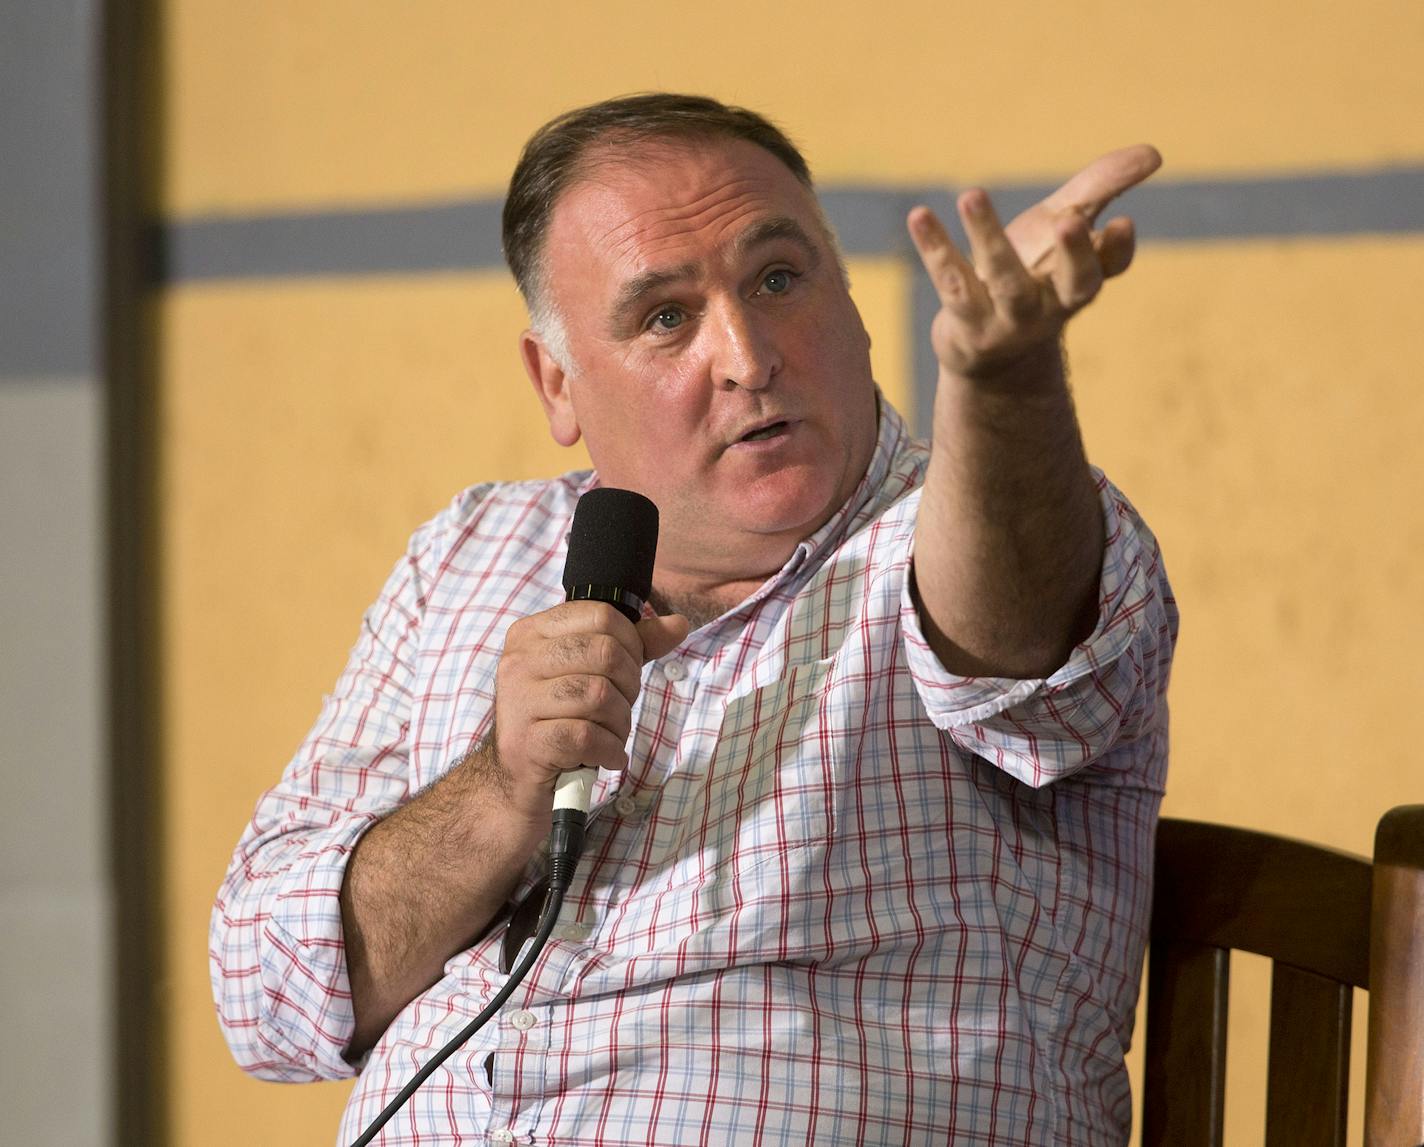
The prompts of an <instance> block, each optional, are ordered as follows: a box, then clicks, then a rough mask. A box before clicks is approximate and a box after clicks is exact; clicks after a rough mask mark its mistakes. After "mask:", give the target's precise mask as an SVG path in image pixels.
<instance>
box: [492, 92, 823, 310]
mask: <svg viewBox="0 0 1424 1147" xmlns="http://www.w3.org/2000/svg"><path fill="white" fill-rule="evenodd" d="M708 137H712V138H716V137H723V138H729V139H744V140H747V141H748V142H749V143H754V144H756V145H757V146H758V147H761V148H764V149H766V150H767V151H769V152H771V154H772V155H774V156H776V158H777V159H779V160H781V162H782V163H784V164H786V166H787V167H788V168H790V170H791V173H792V174H793V175H795V176H796V178H797V179H799V180H800V181H801V182H802V183H803V184H805V185H806V187H808V188H813V189H814V185H813V183H812V181H811V169H810V167H809V166H808V165H807V163H806V160H805V159H804V158H803V157H802V155H801V153H800V152H799V151H797V150H796V145H795V144H793V143H792V142H791V140H790V139H788V138H787V136H786V134H785V132H783V131H782V130H781V129H780V128H779V127H777V126H776V125H775V124H773V123H772V122H771V121H770V120H768V119H767V118H766V117H765V116H760V115H758V114H757V113H756V112H754V111H748V110H747V109H746V108H740V107H733V106H730V105H728V104H724V103H721V102H719V101H718V100H714V99H711V98H709V97H707V96H690V95H681V94H678V93H676V92H642V93H639V94H637V95H631V96H619V97H618V98H617V99H611V100H603V101H602V102H601V103H596V104H590V105H589V106H588V107H582V108H575V109H574V110H573V111H568V112H564V113H563V115H560V116H558V117H556V118H554V119H552V120H550V121H549V122H548V123H546V124H545V125H544V126H543V127H541V128H540V129H539V130H538V131H536V132H535V133H534V135H533V136H532V137H531V138H530V140H529V142H528V143H527V144H525V145H524V152H523V154H521V155H520V157H519V162H518V163H517V164H516V165H515V168H514V175H513V176H512V177H511V178H510V181H509V194H508V195H507V196H506V198H505V201H504V221H503V238H504V258H505V262H507V263H508V264H509V269H510V270H511V271H512V272H513V273H514V281H515V282H516V283H518V284H519V290H520V293H521V294H523V296H524V299H525V302H527V303H528V304H529V306H530V307H531V309H533V308H535V307H536V306H537V305H538V304H539V301H540V300H538V298H537V295H538V293H539V291H540V290H541V288H542V286H543V284H542V283H540V282H538V281H537V280H538V274H539V262H540V256H541V255H542V253H543V247H544V235H545V232H546V231H547V230H548V227H549V217H550V216H551V215H552V214H553V211H554V204H555V203H557V202H558V199H559V196H560V195H562V194H563V193H564V192H565V191H566V190H567V189H568V187H569V185H570V184H572V183H573V182H575V181H576V180H577V179H578V178H579V176H580V175H581V174H582V173H583V168H584V157H585V156H586V155H587V153H588V151H589V149H590V148H592V147H594V146H595V145H599V144H606V145H612V146H619V145H623V144H630V143H641V142H644V141H648V140H655V139H705V138H708Z"/></svg>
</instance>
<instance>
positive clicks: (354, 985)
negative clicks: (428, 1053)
mask: <svg viewBox="0 0 1424 1147" xmlns="http://www.w3.org/2000/svg"><path fill="white" fill-rule="evenodd" d="M510 797H511V794H510V789H509V782H508V778H507V776H506V775H505V773H504V771H503V769H502V768H501V766H500V765H499V763H498V762H497V761H496V760H495V759H494V754H493V752H492V750H491V749H490V748H489V747H488V746H487V745H482V746H480V747H478V748H476V749H475V750H473V751H472V752H471V753H470V754H469V755H468V756H466V757H465V759H464V760H462V761H461V762H460V763H459V764H458V765H456V766H455V767H454V768H453V769H451V770H450V772H449V773H447V774H446V775H445V776H444V777H443V778H442V779H441V780H440V781H438V782H437V783H436V784H434V785H432V786H431V787H430V788H428V789H427V790H425V791H424V792H422V793H421V794H419V795H418V796H417V797H415V798H414V799H412V800H411V801H409V802H408V803H406V804H405V805H403V806H402V807H401V808H399V809H397V810H396V811H395V812H393V813H392V814H391V815H390V816H388V817H386V818H385V819H384V820H382V821H381V822H379V823H378V824H376V825H375V826H373V827H372V828H371V829H370V830H369V831H368V832H367V833H366V834H365V835H364V836H363V837H362V838H361V840H360V842H359V843H358V844H357V846H356V849H355V852H354V853H353V854H352V857H351V859H350V862H349V863H348V865H347V868H346V876H345V880H344V882H343V884H342V889H341V916H342V924H343V932H344V938H345V949H346V964H347V972H348V977H349V979H350V984H351V998H352V1008H353V1011H354V1013H355V1020H356V1031H355V1034H354V1036H353V1037H352V1040H351V1044H350V1047H349V1048H348V1056H350V1057H353V1058H354V1057H355V1056H357V1055H360V1054H361V1053H363V1052H364V1051H366V1050H367V1049H368V1048H369V1047H370V1046H371V1045H372V1044H373V1043H375V1041H376V1040H377V1039H378V1038H379V1037H380V1035H381V1033H382V1032H384V1031H385V1029H386V1027H387V1026H388V1025H389V1024H390V1022H391V1020H392V1019H394V1018H395V1016H396V1014H397V1013H398V1012H399V1011H400V1010H401V1009H402V1008H403V1007H404V1006H405V1005H406V1004H407V1003H409V1002H410V1001H411V1000H412V999H414V998H415V997H416V996H418V995H419V994H420V993H421V992H423V991H425V990H426V989H427V988H429V987H430V986H431V985H432V984H434V983H435V982H436V981H437V980H438V979H439V978H440V976H441V972H442V969H443V967H444V964H445V962H446V961H447V960H448V959H449V958H450V956H452V955H453V954H455V953H456V952H459V951H461V950H462V949H464V948H466V947H468V946H469V945H470V943H472V942H473V941H474V939H475V938H476V937H477V936H478V935H479V934H480V933H481V932H482V931H483V930H484V929H485V927H486V926H487V925H488V924H489V922H490V921H491V920H492V919H494V917H495V916H496V915H498V913H499V912H500V910H501V909H502V908H503V906H504V904H505V902H506V901H507V899H508V897H509V895H510V893H511V891H512V890H513V888H514V886H515V885H516V884H517V882H518V880H519V877H520V875H521V873H522V872H523V870H524V867H525V865H526V864H527V863H528V860H529V858H530V856H531V855H532V854H533V852H534V850H535V849H536V848H537V847H538V845H539V842H540V841H541V840H543V838H544V837H545V836H546V835H547V833H548V829H549V817H548V813H547V812H544V813H543V815H542V816H541V815H539V814H537V813H520V812H516V811H514V807H513V805H514V803H520V802H513V803H512V802H511V799H510ZM523 803H525V804H527V802H523Z"/></svg>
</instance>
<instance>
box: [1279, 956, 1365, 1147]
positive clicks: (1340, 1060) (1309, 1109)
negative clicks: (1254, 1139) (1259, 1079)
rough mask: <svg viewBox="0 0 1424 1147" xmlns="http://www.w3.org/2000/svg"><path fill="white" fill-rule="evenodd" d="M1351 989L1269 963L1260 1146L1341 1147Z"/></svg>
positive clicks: (1347, 1079)
mask: <svg viewBox="0 0 1424 1147" xmlns="http://www.w3.org/2000/svg"><path fill="white" fill-rule="evenodd" d="M1352 1002H1353V999H1352V989H1351V988H1350V986H1349V985H1348V984H1341V983H1338V982H1336V981H1335V980H1331V979H1327V978H1326V977H1324V976H1317V975H1316V974H1315V973H1314V972H1306V971H1302V970H1301V969H1300V968H1292V967H1291V966H1290V965H1289V964H1279V963H1278V964H1275V965H1274V966H1273V967H1272V969H1271V1045H1270V1059H1269V1067H1268V1068H1267V1073H1266V1147H1345V1132H1346V1126H1347V1123H1346V1111H1347V1106H1348V1103H1349V1092H1350V1008H1351V1004H1352Z"/></svg>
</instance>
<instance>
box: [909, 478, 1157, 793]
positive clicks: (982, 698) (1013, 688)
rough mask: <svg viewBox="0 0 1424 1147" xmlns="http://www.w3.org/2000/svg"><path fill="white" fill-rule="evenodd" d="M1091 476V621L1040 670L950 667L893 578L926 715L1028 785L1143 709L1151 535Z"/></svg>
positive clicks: (1116, 734) (1117, 733)
mask: <svg viewBox="0 0 1424 1147" xmlns="http://www.w3.org/2000/svg"><path fill="white" fill-rule="evenodd" d="M1094 476H1095V478H1096V480H1097V485H1098V493H1099V499H1100V502H1101V505H1102V510H1103V523H1104V535H1105V543H1104V548H1103V563H1102V572H1101V575H1100V577H1099V587H1098V619H1097V624H1096V626H1095V627H1094V629H1093V632H1092V633H1091V634H1090V635H1089V637H1088V638H1087V639H1086V640H1085V641H1083V642H1082V643H1081V644H1079V645H1078V646H1076V647H1075V648H1074V649H1073V651H1072V653H1071V654H1070V655H1069V657H1068V660H1067V661H1066V662H1065V663H1064V664H1063V665H1062V666H1060V667H1059V668H1058V669H1057V670H1056V671H1055V672H1054V673H1052V674H1050V675H1049V676H1048V677H1041V678H1028V679H1019V678H1010V677H964V676H959V675H957V674H953V673H950V672H948V671H947V670H946V669H945V668H944V666H943V665H942V664H941V663H940V660H939V657H938V656H937V655H936V654H935V652H934V650H933V649H932V648H931V647H930V644H929V642H928V641H927V640H926V638H925V635H924V631H923V629H922V627H921V624H920V617H919V611H918V609H917V608H916V606H915V602H914V599H913V597H912V595H911V592H910V579H909V578H908V577H906V578H905V579H904V582H903V584H902V587H901V598H900V621H901V629H902V632H903V634H904V639H905V651H906V657H907V659H908V662H909V666H910V671H911V674H912V676H913V678H914V681H915V686H916V690H917V692H918V694H919V697H920V699H921V701H922V702H923V704H924V705H925V708H926V710H927V711H928V714H929V718H930V720H931V721H932V722H933V723H934V724H935V725H936V726H937V727H938V728H940V729H941V730H943V731H945V732H946V733H947V734H949V736H950V737H951V738H952V739H953V740H954V741H955V742H956V743H957V744H958V745H959V746H960V747H961V748H963V749H966V750H968V751H969V752H972V753H975V754H976V755H978V756H980V757H983V758H985V759H987V760H989V761H990V762H991V763H993V764H996V765H998V766H999V767H1001V768H1003V769H1005V771H1007V772H1009V773H1010V774H1012V775H1014V776H1015V777H1017V778H1018V779H1020V780H1022V781H1024V782H1026V783H1028V784H1032V785H1035V786H1038V785H1043V784H1047V783H1048V782H1050V781H1053V780H1056V779H1058V778H1060V777H1062V776H1066V775H1067V774H1069V773H1072V772H1074V771H1076V770H1077V769H1079V768H1081V767H1083V765H1084V764H1086V763H1087V762H1089V761H1091V760H1093V759H1095V758H1097V757H1100V756H1101V755H1103V754H1104V753H1106V752H1107V751H1108V750H1109V749H1110V748H1111V747H1112V746H1113V745H1114V743H1115V742H1116V741H1117V740H1118V739H1119V738H1120V737H1121V736H1122V735H1123V732H1124V722H1125V720H1126V719H1127V718H1129V717H1132V718H1133V719H1134V720H1136V719H1139V718H1140V717H1141V716H1142V714H1143V712H1144V705H1143V703H1142V694H1143V692H1144V690H1145V689H1147V688H1148V687H1149V686H1150V684H1151V683H1150V682H1149V681H1148V680H1147V675H1146V674H1145V673H1144V667H1145V665H1146V664H1148V662H1149V661H1150V660H1151V659H1150V658H1148V657H1147V656H1146V655H1145V654H1144V651H1142V650H1141V649H1139V648H1138V647H1139V646H1140V645H1141V644H1142V640H1143V637H1144V632H1143V631H1144V622H1145V621H1146V619H1148V618H1149V617H1151V616H1152V615H1153V614H1154V612H1155V613H1160V612H1161V610H1162V597H1163V594H1162V592H1161V590H1160V588H1159V585H1158V579H1157V577H1156V576H1155V575H1156V573H1157V571H1158V568H1159V564H1158V561H1157V559H1156V553H1157V550H1156V541H1155V539H1154V538H1153V537H1152V535H1151V533H1150V531H1148V530H1147V528H1146V526H1145V525H1144V524H1143V523H1142V521H1141V519H1140V518H1138V517H1137V515H1136V513H1135V512H1134V511H1132V509H1131V506H1130V505H1129V504H1128V503H1127V502H1126V500H1125V498H1123V496H1122V495H1121V494H1120V493H1119V492H1118V491H1117V490H1116V488H1115V487H1113V486H1112V484H1111V483H1109V482H1108V480H1107V479H1106V478H1105V477H1103V475H1102V474H1101V473H1100V472H1097V471H1095V472H1094ZM1151 628H1152V629H1153V635H1152V639H1153V640H1155V631H1156V628H1157V627H1151ZM1164 684H1165V682H1164Z"/></svg>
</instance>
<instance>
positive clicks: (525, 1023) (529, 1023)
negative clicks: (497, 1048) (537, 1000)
mask: <svg viewBox="0 0 1424 1147" xmlns="http://www.w3.org/2000/svg"><path fill="white" fill-rule="evenodd" d="M509 1022H510V1024H511V1025H512V1026H514V1027H516V1028H518V1029H519V1030H520V1031H522V1032H527V1031H528V1030H529V1029H530V1028H532V1027H533V1026H534V1025H535V1024H537V1023H538V1022H539V1019H538V1017H537V1016H535V1015H534V1013H533V1012H515V1013H514V1014H513V1015H512V1016H510V1017H509ZM506 1134H507V1132H506ZM504 1142H506V1143H513V1142H514V1139H513V1138H512V1137H511V1138H509V1139H506V1140H504Z"/></svg>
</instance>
